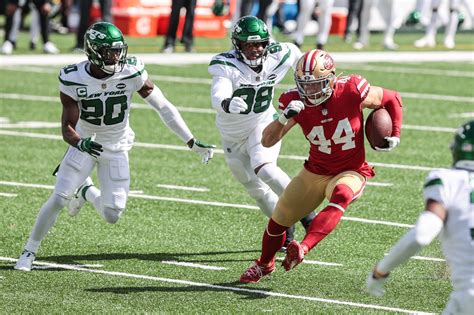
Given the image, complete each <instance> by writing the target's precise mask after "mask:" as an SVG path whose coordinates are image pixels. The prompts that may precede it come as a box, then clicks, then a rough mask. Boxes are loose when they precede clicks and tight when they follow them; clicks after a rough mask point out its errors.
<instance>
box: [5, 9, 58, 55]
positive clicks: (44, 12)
mask: <svg viewBox="0 0 474 315" xmlns="http://www.w3.org/2000/svg"><path fill="white" fill-rule="evenodd" d="M30 1H31V2H32V3H33V4H34V6H35V8H36V10H38V12H39V24H40V29H41V37H42V38H43V43H44V46H43V51H44V52H45V53H47V54H57V53H59V49H58V48H57V47H56V45H54V44H53V43H52V42H51V41H50V40H49V33H50V29H49V13H50V12H51V8H52V6H51V1H49V0H8V1H7V6H6V8H5V41H4V43H3V45H2V47H1V52H2V53H3V54H5V55H10V54H11V53H12V52H13V49H14V48H15V47H16V38H14V37H16V32H17V30H18V27H19V23H15V24H16V25H15V26H16V29H14V28H13V27H14V16H15V13H16V12H17V11H18V10H19V9H20V8H21V7H23V6H25V5H28V4H29V2H30ZM18 14H20V13H18ZM18 21H19V20H18ZM12 32H13V34H14V36H13V37H12Z"/></svg>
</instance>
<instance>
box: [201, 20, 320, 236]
mask: <svg viewBox="0 0 474 315" xmlns="http://www.w3.org/2000/svg"><path fill="white" fill-rule="evenodd" d="M232 44H233V47H234V49H233V50H230V51H228V52H225V53H221V54H219V55H216V56H214V57H213V58H212V60H211V62H210V64H209V68H208V70H209V73H210V74H211V75H212V86H211V100H212V106H213V108H214V109H215V110H216V111H217V117H216V125H217V128H218V129H219V132H220V134H221V138H222V147H223V149H224V154H225V159H226V162H227V165H228V166H229V168H230V170H231V171H232V174H233V175H234V177H235V178H236V179H237V180H238V181H239V182H240V183H241V184H242V185H243V186H244V187H245V188H246V189H247V192H248V194H249V195H250V196H251V197H252V198H253V199H255V201H256V202H257V205H258V206H259V207H260V209H261V210H262V212H263V213H264V214H265V215H266V216H268V217H271V215H272V213H273V210H274V208H275V205H276V203H277V201H278V196H279V195H281V193H282V192H283V190H284V189H285V187H286V186H287V185H288V183H289V182H290V178H289V177H288V175H287V174H286V173H285V172H283V170H282V169H281V168H279V167H278V166H277V158H278V154H279V153H280V147H281V142H278V143H277V144H275V145H274V146H273V147H271V148H265V147H263V146H262V143H261V140H262V131H263V129H264V128H265V127H266V126H267V125H268V124H269V123H270V122H272V121H273V120H274V119H276V117H277V113H276V110H275V108H274V107H273V104H272V100H273V96H274V92H275V91H274V90H275V85H277V84H278V83H279V82H280V81H281V80H283V78H284V77H285V75H286V73H287V71H288V70H289V69H291V68H293V69H294V68H295V67H296V63H297V61H298V59H299V57H300V56H301V51H300V50H299V49H298V47H296V46H295V45H293V44H291V43H278V42H272V40H271V38H270V33H269V32H268V29H267V26H266V25H265V23H264V22H263V21H262V20H260V19H258V18H257V17H255V16H244V17H242V18H240V19H239V20H238V21H237V23H236V24H235V26H234V28H233V31H232ZM313 217H314V214H313V213H311V214H309V215H308V216H307V217H305V218H303V219H302V220H301V223H302V224H303V226H304V227H305V228H307V227H308V226H309V224H310V223H311V220H312V219H313ZM293 231H294V227H291V228H289V229H288V230H287V235H286V236H287V242H286V244H288V243H289V242H290V241H291V240H292V239H293Z"/></svg>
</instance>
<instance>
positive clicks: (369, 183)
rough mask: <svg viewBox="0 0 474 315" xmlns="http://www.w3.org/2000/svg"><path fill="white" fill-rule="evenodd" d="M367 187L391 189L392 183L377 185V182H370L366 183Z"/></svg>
mask: <svg viewBox="0 0 474 315" xmlns="http://www.w3.org/2000/svg"><path fill="white" fill-rule="evenodd" d="M366 185H367V186H379V187H391V186H393V184H392V183H378V182H371V181H368V182H367V183H366Z"/></svg>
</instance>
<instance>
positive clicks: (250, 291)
mask: <svg viewBox="0 0 474 315" xmlns="http://www.w3.org/2000/svg"><path fill="white" fill-rule="evenodd" d="M0 260H3V261H10V262H16V261H17V259H15V258H11V257H0ZM34 264H35V265H40V266H51V267H53V268H58V269H65V270H72V271H79V272H86V273H95V274H102V275H109V276H117V277H125V278H133V279H143V280H151V281H158V282H165V283H172V284H176V285H184V286H195V287H202V288H210V289H213V290H222V291H228V292H243V293H248V294H255V295H263V296H272V297H279V298H287V299H296V300H303V301H314V302H321V303H328V304H337V305H345V306H351V307H357V308H364V309H373V310H382V311H388V312H400V313H405V314H420V315H427V314H433V313H427V312H421V311H414V310H407V309H403V308H396V307H387V306H382V305H374V304H363V303H356V302H349V301H340V300H333V299H324V298H318V297H313V296H304V295H292V294H286V293H278V292H272V291H265V290H258V289H247V288H244V287H235V286H222V285H216V284H210V283H203V282H194V281H188V280H179V279H170V278H162V277H155V276H148V275H140V274H133V273H126V272H117V271H106V270H96V269H86V268H81V267H75V266H71V265H64V264H55V263H47V262H41V261H35V262H34Z"/></svg>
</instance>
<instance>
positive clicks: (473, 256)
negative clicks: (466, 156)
mask: <svg viewBox="0 0 474 315" xmlns="http://www.w3.org/2000/svg"><path fill="white" fill-rule="evenodd" d="M423 192H424V198H425V201H426V200H428V199H432V200H435V201H437V202H439V203H441V204H443V205H444V207H445V208H446V209H447V218H446V222H445V223H444V226H443V229H442V231H441V233H440V235H439V239H440V241H441V245H442V247H443V252H444V255H445V256H446V260H447V262H448V264H449V266H450V267H451V271H452V275H451V280H452V283H453V287H454V289H455V290H466V289H468V288H470V289H474V173H473V172H468V171H465V170H460V169H439V170H434V171H432V172H431V173H430V174H429V175H428V177H427V178H426V180H425V187H424V190H423Z"/></svg>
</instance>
